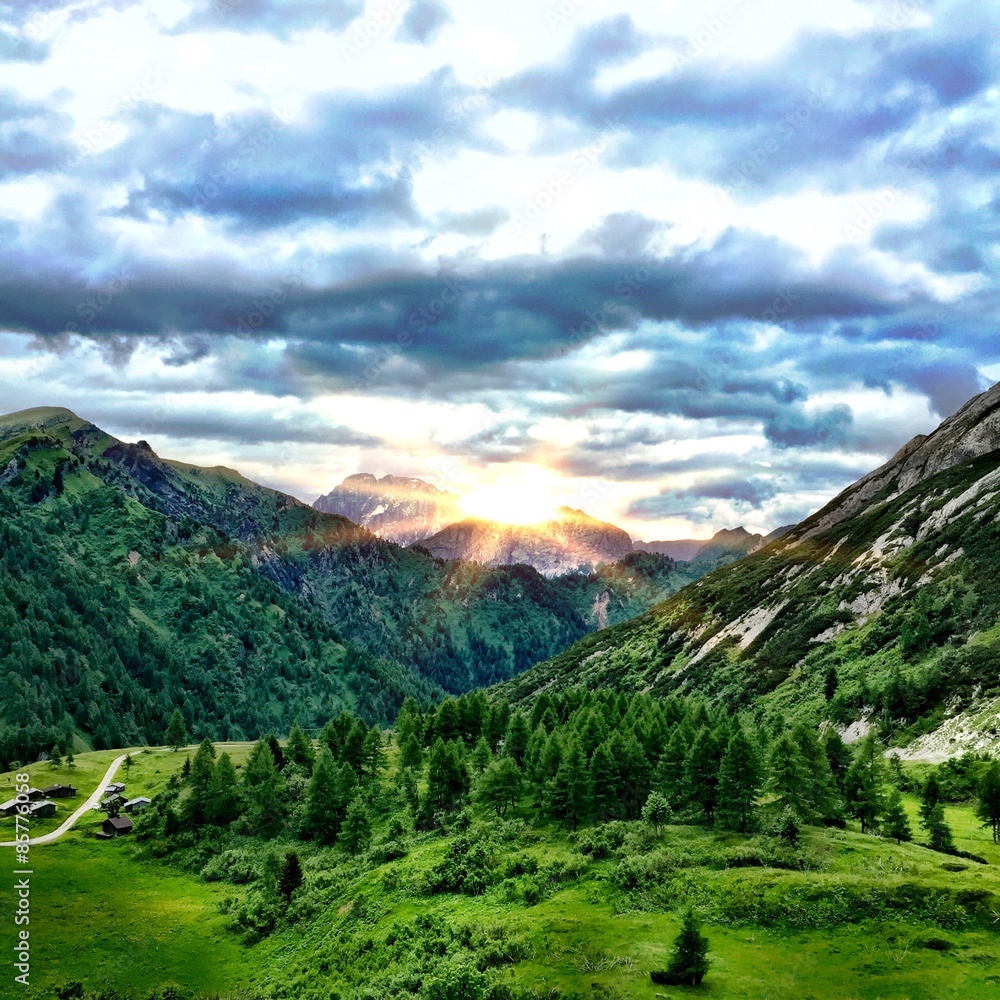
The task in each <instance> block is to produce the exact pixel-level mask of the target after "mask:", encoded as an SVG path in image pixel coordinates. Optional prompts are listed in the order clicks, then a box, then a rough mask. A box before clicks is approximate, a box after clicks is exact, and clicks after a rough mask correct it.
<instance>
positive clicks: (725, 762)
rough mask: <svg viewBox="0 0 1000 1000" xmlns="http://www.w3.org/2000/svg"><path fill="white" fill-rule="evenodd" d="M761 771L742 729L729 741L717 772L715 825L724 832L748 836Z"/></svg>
mask: <svg viewBox="0 0 1000 1000" xmlns="http://www.w3.org/2000/svg"><path fill="white" fill-rule="evenodd" d="M760 785H761V769H760V763H759V761H758V760H757V752H756V749H755V748H754V746H753V745H752V744H751V742H750V740H749V739H747V735H746V733H745V732H744V731H743V729H742V728H737V729H736V731H735V732H734V733H733V735H732V736H731V737H730V739H729V744H728V745H727V746H726V752H725V753H724V754H723V756H722V764H721V766H720V768H719V802H718V805H717V806H716V811H715V821H716V823H717V824H718V825H719V826H720V827H722V828H723V829H724V830H737V831H738V832H740V833H750V832H751V831H752V830H753V828H754V825H755V822H756V806H757V794H758V792H759V791H760Z"/></svg>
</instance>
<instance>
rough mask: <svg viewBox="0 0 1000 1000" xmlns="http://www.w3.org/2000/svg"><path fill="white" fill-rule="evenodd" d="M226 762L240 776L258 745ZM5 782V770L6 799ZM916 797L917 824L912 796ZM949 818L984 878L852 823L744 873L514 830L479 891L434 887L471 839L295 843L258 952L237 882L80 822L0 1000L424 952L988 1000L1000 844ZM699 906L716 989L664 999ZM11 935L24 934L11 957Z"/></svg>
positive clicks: (613, 984)
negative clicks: (359, 846) (687, 909)
mask: <svg viewBox="0 0 1000 1000" xmlns="http://www.w3.org/2000/svg"><path fill="white" fill-rule="evenodd" d="M226 749H227V750H228V752H229V753H230V754H231V755H232V756H233V757H234V758H235V759H236V760H237V761H239V762H242V761H243V760H245V757H246V754H247V752H248V749H249V745H246V744H243V745H230V746H228V747H227V748H226ZM188 753H190V749H189V750H188V751H186V752H185V751H180V752H177V753H172V752H163V753H161V752H155V751H154V752H150V753H143V752H137V753H136V756H135V764H134V765H133V767H132V768H131V772H130V775H129V781H128V785H129V788H128V790H129V792H130V794H155V792H156V791H157V790H159V789H160V788H162V787H163V786H164V785H165V784H166V782H167V779H168V778H169V776H170V774H171V773H172V771H174V770H175V769H177V768H179V767H180V766H181V765H182V764H183V761H184V759H185V757H186V756H187V755H188ZM115 756H116V754H115V753H114V752H111V751H101V752H98V753H92V754H81V755H80V756H79V757H78V758H77V762H76V763H77V766H76V767H75V768H73V769H68V768H58V769H54V770H53V769H50V768H49V767H48V765H47V764H39V765H33V766H32V767H31V768H29V771H30V772H31V773H32V780H33V782H34V783H38V782H41V781H45V780H46V779H48V781H47V783H52V782H53V781H66V780H72V781H73V783H74V784H76V785H77V786H78V787H79V789H80V796H81V797H82V796H85V795H86V794H89V792H90V791H91V790H92V789H93V788H94V787H96V784H97V781H98V780H99V779H100V778H101V777H102V776H103V773H104V771H105V769H106V767H107V765H108V763H109V762H110V760H112V759H113V758H114V757H115ZM11 780H12V775H3V776H2V777H0V785H2V786H4V787H6V785H7V783H8V782H9V781H11ZM78 801H79V800H78ZM906 803H907V807H908V809H909V810H910V811H911V813H913V817H912V818H913V819H914V820H915V813H916V800H915V799H913V798H912V797H907V799H906ZM67 806H68V804H67ZM99 815H100V814H95V823H96V818H97V817H98V816H99ZM947 818H948V821H949V823H950V824H951V826H952V829H953V831H954V833H955V837H956V846H958V847H959V848H960V849H961V850H967V851H972V852H974V853H976V854H978V855H980V856H982V857H984V858H986V859H987V860H988V861H990V862H991V863H990V864H989V865H982V864H978V863H976V862H973V861H970V860H966V859H958V858H949V857H947V856H943V855H941V854H937V853H934V852H932V851H929V850H928V849H926V848H924V847H921V846H918V845H914V844H910V845H906V844H904V845H901V846H897V845H895V844H893V843H891V842H887V841H886V840H882V839H878V838H874V837H870V836H864V835H862V834H861V833H860V832H858V831H857V829H855V828H854V827H853V824H852V825H851V826H849V828H848V829H847V830H820V829H811V830H809V832H808V833H807V835H806V837H805V838H804V843H803V844H802V846H801V850H800V859H801V861H802V866H801V867H802V868H803V869H804V870H787V869H779V868H773V867H768V866H767V865H761V866H756V864H755V863H752V862H749V861H748V862H747V865H746V866H742V865H741V864H734V863H733V862H732V852H733V850H734V849H736V848H737V847H738V846H739V845H743V847H742V848H741V849H744V850H745V852H746V853H747V856H748V858H749V857H752V854H753V850H755V849H756V848H755V847H754V846H753V845H754V843H755V842H754V841H750V842H747V841H744V840H742V839H740V838H734V837H732V836H725V835H718V834H715V833H712V832H710V831H706V830H704V829H702V828H699V827H693V826H668V827H666V828H664V830H663V831H662V832H661V834H660V835H658V836H653V835H652V834H648V835H645V839H643V840H641V841H640V840H639V839H636V838H637V837H638V834H636V835H634V837H633V842H632V847H631V851H632V853H633V854H634V855H635V856H630V857H628V858H623V857H617V856H615V855H614V854H612V855H611V856H606V857H600V858H598V857H596V856H595V854H596V853H599V852H594V853H591V854H587V853H584V850H582V848H584V845H585V844H586V842H587V841H588V839H592V837H591V835H592V833H593V830H591V831H587V830H581V831H580V832H579V833H576V834H573V833H568V832H567V831H565V830H564V829H561V828H558V827H556V826H547V827H542V828H535V829H528V828H527V827H523V826H521V827H519V826H518V825H517V824H516V823H514V824H507V825H506V826H505V827H503V830H502V831H501V833H500V834H498V836H500V837H501V840H502V841H503V846H502V853H504V854H505V855H509V856H511V857H516V859H517V866H518V867H515V868H514V869H512V870H511V873H510V875H509V877H507V878H506V879H504V880H503V881H501V882H500V883H499V884H497V885H494V886H492V887H490V888H489V889H487V890H486V891H485V892H484V893H482V894H481V895H476V896H468V895H463V894H461V893H441V892H430V891H428V888H427V887H428V880H429V878H430V877H431V875H432V873H433V872H434V871H435V870H436V869H437V868H438V867H439V866H440V865H441V863H442V861H443V859H444V858H445V857H446V855H447V853H448V852H449V850H450V849H451V847H452V846H453V844H454V842H455V840H456V837H455V835H450V836H445V837H441V836H433V835H426V834H425V835H417V836H416V837H414V838H413V841H412V844H411V847H410V849H409V851H408V853H407V854H406V855H405V857H401V858H394V859H392V860H389V861H384V862H381V863H380V861H379V859H378V858H377V857H373V856H371V855H369V856H366V857H365V858H362V859H357V858H353V859H348V858H345V857H344V856H343V855H342V854H341V853H340V852H338V851H336V850H334V849H319V848H316V847H314V846H312V845H298V849H299V850H300V852H301V854H302V856H303V864H304V868H305V869H306V873H307V887H308V888H309V899H310V905H309V910H308V918H307V919H302V920H299V921H297V922H294V923H292V924H291V925H290V926H283V927H281V928H279V929H278V930H277V931H276V932H275V933H273V934H272V935H271V936H270V937H267V938H265V939H264V940H263V941H261V942H258V943H255V944H247V943H245V940H244V938H243V937H242V936H241V934H239V933H237V931H236V930H234V929H233V928H232V926H231V917H230V916H229V915H228V914H227V912H225V911H226V910H227V909H230V908H231V904H232V900H233V899H235V898H239V897H240V896H241V894H242V893H243V892H244V888H243V887H241V886H239V885H232V884H229V883H227V882H223V881H211V882H209V881H206V880H205V878H203V877H202V876H201V875H199V874H197V873H196V872H194V871H192V870H189V868H190V866H189V865H187V864H186V863H185V861H184V859H183V858H174V859H171V860H170V861H167V860H162V859H156V858H153V857H149V856H146V854H145V852H144V851H143V850H142V845H141V844H140V842H139V841H137V840H135V839H131V838H128V839H120V840H117V841H103V840H98V839H95V838H94V837H92V836H91V835H90V828H91V827H92V826H93V825H94V824H92V823H85V824H83V826H82V827H79V826H78V827H77V828H76V829H74V830H73V831H72V832H71V833H70V834H68V835H67V836H65V837H64V838H63V839H62V840H60V841H59V842H58V843H56V844H50V845H45V846H42V847H37V848H35V849H34V850H33V851H32V855H31V867H32V871H33V875H32V878H31V906H32V910H31V933H32V937H31V942H32V945H31V946H32V975H31V986H30V987H29V988H28V989H27V990H25V989H24V988H23V987H21V986H19V985H18V984H16V983H14V982H13V975H14V973H13V968H12V962H11V960H10V959H9V958H5V961H4V964H5V965H6V966H7V968H6V969H4V970H2V972H0V997H15V996H22V997H23V996H28V997H31V998H34V997H38V998H43V997H44V998H48V997H52V996H54V995H55V990H56V989H57V988H59V987H60V986H61V985H63V984H65V983H67V982H69V981H72V980H79V981H81V982H83V983H84V984H85V985H86V987H87V988H88V989H89V990H97V989H105V988H117V989H120V990H123V991H126V993H127V995H129V996H133V995H134V996H137V997H142V996H144V995H145V994H146V992H148V991H150V990H153V989H154V988H161V987H162V986H163V985H164V984H166V983H176V984H178V985H179V986H181V987H184V988H187V989H189V990H191V991H192V992H193V993H195V994H197V995H205V996H215V995H220V996H239V995H243V993H244V991H251V992H248V993H247V994H246V995H254V996H256V995H258V991H259V992H260V994H261V995H276V996H297V995H309V996H313V995H324V996H328V997H331V998H332V997H335V996H338V995H339V994H340V992H341V991H343V990H346V989H349V988H356V987H357V986H359V985H370V986H371V987H372V988H373V989H375V990H376V991H375V992H373V993H372V994H371V995H372V996H377V995H378V993H377V987H378V986H379V983H380V982H381V981H383V980H384V979H386V978H391V977H392V976H393V975H394V974H395V973H394V970H395V969H397V968H399V967H401V966H402V965H403V964H405V962H406V961H407V960H408V958H409V956H410V954H411V952H413V953H414V954H416V953H418V952H419V951H420V949H426V948H428V947H431V948H433V949H437V951H438V952H439V955H438V957H437V959H436V960H440V961H446V962H447V961H452V960H453V961H456V962H463V961H464V962H472V963H478V965H479V967H480V968H483V967H485V968H488V969H489V970H490V971H491V974H492V975H493V976H494V977H495V981H496V982H498V983H501V984H504V983H505V984H508V985H509V986H510V987H512V988H514V989H516V990H519V991H521V992H522V993H527V994H528V995H535V996H537V997H539V998H542V997H546V996H552V997H555V996H564V997H574V996H575V997H588V998H589V997H594V998H615V997H622V998H624V997H648V998H650V1000H654V998H662V997H677V998H679V997H684V996H704V997H711V998H736V997H746V998H754V1000H786V998H787V1000H793V998H794V1000H807V998H814V1000H854V998H857V1000H862V998H863V1000H890V998H900V1000H903V998H906V1000H938V998H945V997H956V998H969V1000H978V998H980V997H982V998H986V997H990V998H992V997H994V996H995V995H996V990H997V988H998V984H1000V965H998V959H1000V930H998V928H1000V912H998V914H997V919H996V921H995V922H994V921H993V920H992V919H991V918H989V916H988V913H989V910H990V907H993V906H994V905H995V906H996V907H997V909H998V911H1000V903H994V900H995V899H1000V878H998V876H997V873H996V870H995V869H994V864H997V863H1000V848H997V847H996V846H995V845H994V844H993V843H992V840H991V839H990V838H989V836H988V834H987V832H986V831H984V830H982V828H981V827H980V826H979V824H978V822H977V821H976V820H975V818H974V816H973V815H972V812H971V810H970V809H969V808H967V807H964V806H952V807H949V809H948V810H947ZM636 825H638V824H636ZM484 829H485V827H484ZM498 829H499V828H498ZM504 831H505V832H504ZM483 836H484V838H486V839H484V843H485V842H488V838H487V837H486V834H484V835H483ZM490 836H492V834H490ZM637 844H638V845H639V847H638V848H637V847H636V845H637ZM748 845H749V846H748ZM280 846H281V845H280V844H279V848H280ZM289 846H290V845H289ZM727 852H728V853H727ZM9 857H10V862H9V863H8V868H9V869H11V868H12V867H13V852H10V854H9ZM727 858H728V859H729V860H725V859H727ZM626 865H631V866H632V868H633V869H634V871H631V874H630V875H628V877H625V876H623V870H624V867H625V866H626ZM521 869H523V871H522V870H521ZM12 885H13V875H12V874H9V873H8V874H7V875H0V886H2V899H3V903H4V910H5V911H7V912H10V909H11V902H12V897H11V892H12ZM914 899H918V900H933V901H934V902H933V903H930V902H928V903H927V904H926V905H925V903H924V902H919V903H917V902H914ZM734 900H737V901H739V900H742V901H743V902H744V904H745V905H744V907H743V909H738V908H737V907H736V905H735V904H734V903H733V901H734ZM227 901H228V902H227ZM688 902H690V903H692V904H694V905H695V906H696V907H697V908H698V910H699V912H701V913H703V914H704V925H703V929H704V931H705V933H706V934H707V936H708V938H709V941H710V945H711V950H710V957H711V962H712V964H711V968H710V972H709V975H708V977H707V978H706V980H705V982H704V984H703V985H702V986H701V987H699V988H697V989H690V988H679V987H669V988H668V987H662V986H654V985H653V984H652V983H651V981H650V979H649V972H650V970H651V969H653V968H656V967H662V965H663V963H664V961H665V958H666V954H667V950H668V947H669V944H670V942H671V940H672V939H673V937H674V935H675V934H676V932H677V929H678V925H679V921H678V915H677V914H678V910H679V908H680V907H681V906H682V905H683V904H684V903H688ZM963 907H964V909H962V908H963ZM984 914H985V915H986V916H984ZM13 934H14V927H13V925H12V923H10V922H8V926H7V930H6V931H5V933H4V935H3V937H4V939H5V942H4V943H5V945H7V946H8V947H5V949H4V950H5V952H8V953H9V952H10V950H11V949H10V947H9V945H11V944H12V942H13ZM269 991H270V992H269ZM553 991H555V992H553Z"/></svg>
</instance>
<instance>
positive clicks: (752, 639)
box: [508, 387, 1000, 741]
mask: <svg viewBox="0 0 1000 1000" xmlns="http://www.w3.org/2000/svg"><path fill="white" fill-rule="evenodd" d="M998 409H1000V387H994V388H993V389H991V390H990V391H989V392H987V393H984V394H983V395H982V396H979V397H976V399H974V400H972V401H971V402H970V403H969V404H968V405H967V406H966V407H965V408H963V410H961V411H960V412H959V413H958V414H956V415H955V416H954V417H953V418H951V419H950V420H948V421H946V422H945V424H943V425H942V427H941V428H940V429H939V430H938V431H937V432H935V434H934V435H931V436H930V437H928V438H918V439H916V440H915V441H913V442H911V443H910V444H909V445H907V446H906V447H905V448H904V449H902V450H901V451H900V453H899V454H898V455H897V456H896V457H895V458H894V459H892V460H891V461H890V462H889V463H887V464H886V465H885V466H883V467H882V468H881V469H879V470H876V472H874V473H872V474H871V475H870V476H867V477H865V479H863V480H861V481H860V482H859V483H858V484H856V485H855V486H853V487H851V488H850V489H848V490H846V491H845V492H844V493H843V494H841V495H840V496H839V497H837V498H836V499H834V500H833V501H832V502H831V503H830V504H828V505H827V506H826V507H825V508H823V510H821V511H819V512H818V513H817V514H815V515H813V516H812V517H810V518H809V519H807V520H806V521H804V522H803V523H802V524H800V525H798V526H797V527H796V528H794V529H793V530H792V531H791V532H789V533H788V534H786V535H785V536H783V537H782V538H781V539H779V540H778V541H776V542H773V543H771V544H770V545H768V546H766V547H765V548H763V549H762V550H760V551H758V552H755V553H753V554H751V555H750V556H748V557H747V558H746V559H743V560H741V561H740V562H738V563H734V564H732V565H730V566H727V567H724V568H722V569H720V570H717V571H715V572H713V573H711V574H709V575H708V576H706V577H704V578H702V579H701V580H699V581H697V582H696V583H694V584H692V585H690V586H688V587H687V588H685V589H684V590H682V591H681V592H679V593H678V594H676V595H675V596H673V597H672V598H670V599H669V600H667V601H666V602H664V603H663V604H660V605H658V606H657V607H655V608H653V609H652V610H650V611H649V612H647V613H646V614H644V615H642V616H640V617H639V618H636V619H634V620H632V621H629V622H626V623H624V624H622V625H619V626H617V627H615V628H612V629H608V630H607V631H605V632H602V633H599V634H596V635H591V636H588V637H586V638H585V639H583V640H582V641H581V642H580V643H578V644H577V645H575V646H573V647H572V648H570V649H569V650H567V651H565V652H564V653H562V654H560V655H559V656H557V657H555V658H553V659H552V660H550V661H548V662H546V663H543V664H540V665H539V666H537V667H536V668H534V669H533V670H531V671H529V672H527V673H526V674H523V675H521V676H519V677H517V678H515V679H514V680H513V681H511V682H510V684H509V686H508V692H509V693H512V694H513V695H514V696H515V697H519V698H527V697H529V696H530V695H531V694H532V693H533V692H535V691H537V690H540V689H542V688H545V687H547V686H550V685H554V686H556V687H559V686H564V685H568V684H585V685H587V686H593V685H597V684H603V685H610V686H616V687H620V688H622V689H625V690H629V689H651V690H653V691H655V692H661V693H665V692H668V691H699V692H703V693H705V694H709V695H711V696H713V697H718V698H720V699H722V700H723V701H724V702H725V703H726V704H728V705H730V706H731V707H733V708H742V707H748V706H751V705H757V706H759V707H760V708H761V709H762V711H764V712H765V713H766V714H769V715H777V714H784V715H786V716H788V717H789V718H797V717H802V718H809V719H813V720H815V719H817V718H824V717H825V718H829V719H831V720H833V721H835V722H838V723H845V724H846V723H848V722H850V721H852V720H856V719H861V718H871V717H873V716H874V717H877V720H878V721H879V722H880V723H881V724H882V725H883V727H884V728H885V729H889V730H892V731H894V732H895V733H896V734H897V736H898V738H900V739H903V738H911V737H914V736H917V735H920V734H921V733H924V732H928V731H931V730H933V729H935V728H936V727H937V726H938V725H939V724H940V723H941V722H942V720H943V719H944V717H945V715H946V713H954V712H956V711H960V710H961V709H963V708H964V707H969V706H973V705H975V704H978V702H979V701H980V700H981V699H983V698H985V697H987V696H989V695H991V694H993V695H996V694H1000V675H998V674H997V670H996V663H997V661H998V658H1000V451H997V450H996V449H997V447H1000V416H998ZM986 728H987V729H988V728H989V727H988V726H987V727H986ZM994 735H995V725H994ZM991 738H992V737H991V736H990V734H989V733H988V732H987V733H986V734H985V735H984V736H983V740H984V741H988V740H990V739H991Z"/></svg>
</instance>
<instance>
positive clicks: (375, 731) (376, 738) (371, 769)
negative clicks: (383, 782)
mask: <svg viewBox="0 0 1000 1000" xmlns="http://www.w3.org/2000/svg"><path fill="white" fill-rule="evenodd" d="M384 767H385V745H384V744H383V742H382V730H381V729H379V727H378V726H372V728H371V729H369V730H368V732H367V733H366V734H365V739H364V743H363V744H362V746H361V778H362V781H363V783H364V784H366V785H368V784H373V783H375V782H377V781H378V779H379V776H380V775H381V773H382V769H383V768H384Z"/></svg>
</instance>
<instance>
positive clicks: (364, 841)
mask: <svg viewBox="0 0 1000 1000" xmlns="http://www.w3.org/2000/svg"><path fill="white" fill-rule="evenodd" d="M369 840H371V821H370V820H369V819H368V810H367V809H366V808H365V804H364V802H362V801H361V796H360V795H357V796H355V797H354V799H353V800H352V801H351V804H350V805H349V806H348V807H347V815H346V816H345V817H344V825H343V827H341V830H340V841H339V842H340V844H341V846H342V847H343V848H344V850H345V851H347V853H348V854H360V853H361V852H362V851H363V850H364V849H365V848H366V847H367V846H368V842H369Z"/></svg>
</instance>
